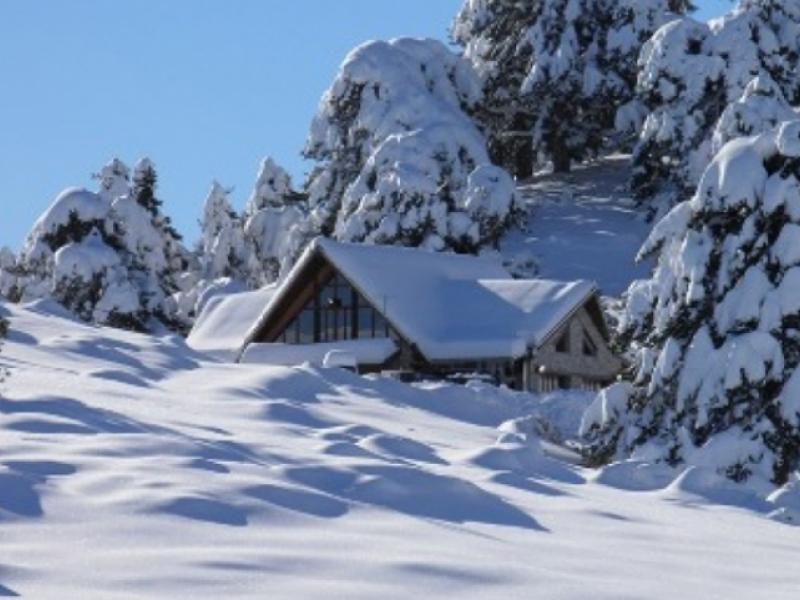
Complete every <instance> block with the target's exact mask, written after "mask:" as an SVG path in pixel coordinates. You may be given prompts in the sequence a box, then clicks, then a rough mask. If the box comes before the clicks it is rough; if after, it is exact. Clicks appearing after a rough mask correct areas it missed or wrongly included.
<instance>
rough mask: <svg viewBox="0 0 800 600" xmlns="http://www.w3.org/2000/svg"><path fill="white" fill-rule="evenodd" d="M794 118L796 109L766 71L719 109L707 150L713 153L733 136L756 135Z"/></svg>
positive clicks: (733, 137)
mask: <svg viewBox="0 0 800 600" xmlns="http://www.w3.org/2000/svg"><path fill="white" fill-rule="evenodd" d="M796 118H797V113H796V112H795V111H794V110H793V109H792V107H791V106H790V105H789V103H788V102H787V101H786V98H784V96H783V92H782V91H781V89H780V88H779V87H778V84H776V83H775V82H774V81H772V78H771V77H770V76H769V75H767V74H763V75H760V76H758V77H756V78H755V79H753V80H752V81H751V82H750V83H748V84H747V87H746V88H745V90H744V93H743V94H742V97H741V98H740V99H739V100H737V101H736V102H733V103H731V104H729V105H728V107H727V108H726V109H725V112H723V113H722V116H721V117H720V119H719V121H718V122H717V126H716V127H715V128H714V134H713V136H712V138H711V151H712V153H713V154H717V152H719V151H720V150H721V149H722V147H723V146H724V145H725V144H727V143H728V142H729V141H731V140H733V139H735V138H738V137H747V136H751V135H756V134H759V133H762V132H764V131H768V130H770V129H774V128H775V127H776V126H777V125H778V124H779V123H781V122H783V121H792V120H794V119H796Z"/></svg>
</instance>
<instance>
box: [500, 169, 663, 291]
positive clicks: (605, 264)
mask: <svg viewBox="0 0 800 600" xmlns="http://www.w3.org/2000/svg"><path fill="white" fill-rule="evenodd" d="M628 161H629V158H628V157H627V156H623V155H619V156H612V157H610V158H606V159H603V160H599V161H597V162H595V163H590V164H587V165H581V166H578V167H576V168H575V169H574V170H573V172H572V173H569V174H563V173H559V174H550V175H542V176H539V177H537V178H535V179H534V180H533V182H532V183H528V184H523V185H522V186H520V188H519V191H520V195H521V196H522V198H523V200H524V201H525V203H526V205H527V208H528V210H529V218H528V226H527V230H525V231H512V232H510V233H509V234H507V235H506V237H505V238H504V240H503V241H502V243H501V252H502V253H503V255H504V256H505V258H506V259H508V260H515V259H516V261H517V262H519V261H520V260H524V259H525V258H532V259H533V260H534V261H535V263H536V265H537V267H538V271H537V275H539V276H541V277H545V278H551V279H564V280H573V279H589V280H592V281H595V282H597V284H598V285H599V286H600V289H601V290H602V292H603V293H604V294H607V295H611V296H619V295H620V294H621V293H622V292H623V291H625V289H627V287H628V285H629V284H630V283H631V281H633V280H634V279H641V278H645V277H647V276H649V274H650V271H651V269H652V266H653V265H652V263H651V262H649V261H647V262H644V263H642V264H638V265H637V264H636V263H635V258H636V254H637V253H638V252H639V248H640V246H641V245H642V243H643V242H644V241H645V239H647V236H648V234H649V233H650V226H651V225H649V224H648V223H647V222H646V221H645V219H644V217H643V215H644V212H643V211H642V210H641V209H637V208H636V207H635V205H634V203H633V201H632V200H631V196H630V193H629V191H628V181H629V178H630V164H629V162H628Z"/></svg>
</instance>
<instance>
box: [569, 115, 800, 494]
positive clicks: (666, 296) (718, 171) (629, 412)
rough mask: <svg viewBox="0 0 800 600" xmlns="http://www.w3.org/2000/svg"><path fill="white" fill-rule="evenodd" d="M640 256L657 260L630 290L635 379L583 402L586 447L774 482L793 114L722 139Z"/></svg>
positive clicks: (796, 323)
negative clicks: (751, 133) (756, 131)
mask: <svg viewBox="0 0 800 600" xmlns="http://www.w3.org/2000/svg"><path fill="white" fill-rule="evenodd" d="M642 253H643V254H648V253H656V254H657V255H658V263H657V267H656V269H655V272H654V274H653V276H652V278H651V279H650V280H647V281H642V282H637V283H635V284H634V285H632V286H631V288H630V290H629V291H628V298H627V309H626V313H625V316H624V319H623V321H622V327H621V330H622V332H623V336H624V338H623V339H625V340H628V341H630V342H632V343H633V345H634V347H635V348H636V349H637V350H636V360H635V368H634V371H633V375H634V377H633V380H632V382H630V383H620V384H617V385H616V386H614V387H612V388H610V389H608V390H606V391H604V392H603V393H602V394H601V395H600V396H598V399H597V400H596V401H595V403H594V405H593V406H592V407H591V408H590V409H589V411H587V414H586V415H585V417H584V424H583V430H584V433H585V435H586V437H587V439H588V441H589V448H590V450H591V454H592V456H593V457H594V458H595V460H597V461H598V462H606V461H608V460H611V459H616V458H623V457H630V456H633V457H635V458H640V459H642V460H646V461H653V462H665V463H668V464H671V465H688V466H700V467H708V468H711V469H713V470H715V471H716V472H718V473H720V474H724V475H726V476H728V477H730V478H732V479H734V480H739V481H741V480H745V479H748V478H751V477H753V478H755V481H757V482H758V481H760V482H768V481H772V482H773V483H776V484H782V483H784V482H785V481H786V480H787V479H788V478H789V476H790V474H791V473H792V472H794V471H796V470H798V468H800V368H798V366H799V365H800V318H798V315H800V121H792V122H786V123H783V124H782V125H781V126H780V127H779V128H777V129H775V130H773V131H770V132H768V133H764V134H762V135H760V136H757V137H751V138H740V139H736V140H734V141H732V142H730V143H728V144H727V145H726V146H725V147H724V148H723V149H722V151H721V152H720V153H719V154H718V155H717V157H716V158H715V159H714V161H713V162H712V163H711V165H710V166H709V167H708V169H707V170H706V171H705V173H704V175H703V177H702V179H701V182H700V184H699V186H698V189H697V191H696V193H695V194H694V196H693V197H692V199H691V200H689V201H686V202H683V203H681V204H678V205H677V206H676V207H675V208H674V209H672V211H671V212H670V213H669V214H668V215H667V216H666V217H664V219H663V220H661V221H660V222H659V223H658V224H657V225H656V227H655V229H654V231H653V233H652V235H651V236H650V239H649V240H648V241H647V242H646V244H645V245H644V247H643V249H642Z"/></svg>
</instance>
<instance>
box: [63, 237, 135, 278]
mask: <svg viewBox="0 0 800 600" xmlns="http://www.w3.org/2000/svg"><path fill="white" fill-rule="evenodd" d="M119 264H120V260H119V256H117V253H116V252H114V250H113V249H111V248H110V247H109V246H107V245H106V244H105V242H103V239H102V238H101V237H100V233H99V232H98V231H97V230H96V229H95V230H93V231H92V232H91V233H90V234H89V235H88V236H86V237H85V238H84V239H83V240H81V241H80V242H77V243H72V244H67V245H66V246H62V247H61V248H59V249H58V251H56V253H55V255H54V257H53V278H54V280H55V281H56V282H58V281H60V280H61V279H71V278H73V277H78V278H80V279H82V280H83V281H84V282H86V283H89V282H90V281H91V280H92V278H93V277H94V276H95V275H99V274H103V273H104V272H106V271H107V270H109V269H112V268H114V267H116V266H118V265H119Z"/></svg>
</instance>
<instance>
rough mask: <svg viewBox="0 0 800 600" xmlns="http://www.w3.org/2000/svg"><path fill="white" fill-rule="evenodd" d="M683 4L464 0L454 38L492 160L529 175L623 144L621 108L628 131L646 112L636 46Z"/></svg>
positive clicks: (559, 168) (684, 5)
mask: <svg viewBox="0 0 800 600" xmlns="http://www.w3.org/2000/svg"><path fill="white" fill-rule="evenodd" d="M689 8H691V5H690V3H688V2H683V1H668V0H644V1H642V0H466V1H465V3H464V5H463V6H462V9H461V11H460V12H459V14H458V16H457V17H456V20H455V23H454V26H453V29H452V36H453V39H454V40H455V41H456V42H458V43H459V44H461V45H462V46H463V47H464V53H465V56H466V57H467V58H468V59H469V60H470V61H471V62H472V63H473V64H474V65H475V67H476V69H477V70H478V72H479V73H480V75H481V78H482V81H483V84H484V96H485V97H484V101H483V102H482V103H481V105H480V106H479V107H478V108H477V110H476V113H477V117H478V119H479V120H480V121H481V122H482V123H483V125H484V127H485V128H486V130H487V135H488V136H489V139H490V140H491V141H490V147H491V149H492V155H493V158H494V160H495V161H496V162H498V163H499V164H501V165H503V166H505V167H507V168H509V169H511V170H512V171H513V172H514V173H515V174H516V175H517V177H518V178H525V177H528V176H530V175H531V174H532V170H533V167H534V166H535V164H537V163H538V164H543V163H545V162H550V163H551V164H552V165H553V168H554V170H556V171H568V170H569V169H570V166H571V164H572V163H573V162H574V161H580V160H583V159H585V158H588V157H591V156H593V155H595V154H597V153H598V152H600V151H602V150H604V149H608V148H615V147H618V146H619V145H620V144H624V140H619V139H617V138H618V137H619V136H617V135H616V132H615V129H616V126H617V124H618V120H617V113H618V111H619V110H620V109H623V108H624V114H623V116H624V119H622V121H621V122H622V123H624V124H625V125H626V128H628V129H630V128H632V129H634V130H635V129H636V128H637V126H638V121H640V120H641V118H642V116H641V115H642V109H640V108H638V106H636V105H634V104H632V102H633V100H634V96H635V94H634V91H635V82H636V58H637V56H638V54H639V50H640V48H641V46H642V44H643V43H644V42H645V41H646V40H647V39H648V37H649V36H650V35H651V34H652V33H653V32H654V31H655V30H656V29H657V28H658V27H659V26H660V25H662V24H663V23H664V22H666V21H667V20H669V19H670V18H672V14H671V13H670V10H672V11H678V12H683V11H686V10H688V9H689ZM632 116H636V118H633V119H632V118H631V117H632ZM631 124H632V125H631ZM630 133H631V132H630V131H629V132H628V137H629V136H630Z"/></svg>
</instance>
